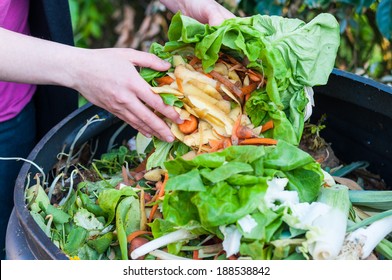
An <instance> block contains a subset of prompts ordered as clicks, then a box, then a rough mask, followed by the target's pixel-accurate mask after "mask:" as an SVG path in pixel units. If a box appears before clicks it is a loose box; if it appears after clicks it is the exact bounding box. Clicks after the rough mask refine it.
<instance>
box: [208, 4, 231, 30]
mask: <svg viewBox="0 0 392 280" xmlns="http://www.w3.org/2000/svg"><path fill="white" fill-rule="evenodd" d="M207 13H208V15H207V18H208V24H209V25H211V26H217V25H220V24H221V23H222V22H223V21H224V20H226V19H229V18H234V17H235V15H234V14H233V13H231V12H230V11H229V10H226V9H225V8H222V7H219V6H214V8H212V9H208V10H207Z"/></svg>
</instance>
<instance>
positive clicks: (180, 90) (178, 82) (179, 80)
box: [176, 78, 184, 93]
mask: <svg viewBox="0 0 392 280" xmlns="http://www.w3.org/2000/svg"><path fill="white" fill-rule="evenodd" d="M176 83H177V87H178V91H179V92H181V93H184V88H183V87H182V80H181V79H179V78H177V79H176Z"/></svg>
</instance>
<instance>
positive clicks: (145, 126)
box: [72, 48, 182, 142]
mask: <svg viewBox="0 0 392 280" xmlns="http://www.w3.org/2000/svg"><path fill="white" fill-rule="evenodd" d="M78 51H79V52H80V54H81V55H80V56H79V59H77V60H75V61H76V63H75V64H74V65H76V67H77V70H76V71H74V74H75V76H74V77H73V79H72V80H73V81H74V83H75V84H74V85H72V87H73V88H75V89H76V90H78V91H79V92H80V93H81V94H82V95H83V96H84V97H85V98H86V99H87V100H89V101H90V102H92V103H93V104H95V105H97V106H99V107H102V108H104V109H106V110H107V111H109V112H111V113H113V114H114V115H116V116H117V117H119V118H120V119H122V120H124V121H125V122H127V123H128V124H130V125H131V126H132V127H134V128H135V129H137V130H139V131H140V132H141V133H142V134H144V135H145V136H147V137H149V136H152V135H155V136H157V137H158V138H160V139H162V140H164V141H168V142H171V141H173V140H174V137H173V135H172V133H171V131H170V129H169V127H168V125H167V124H166V123H165V122H164V121H163V120H162V118H160V117H158V116H157V115H156V114H154V113H153V112H152V111H151V110H156V111H157V112H159V113H160V114H162V115H163V117H167V118H169V119H171V120H172V121H174V122H177V123H180V122H182V121H181V120H180V118H179V115H178V113H177V112H176V111H175V110H174V109H173V108H172V107H170V106H168V105H165V104H164V103H163V101H162V99H161V97H160V96H159V95H157V94H155V93H153V92H152V91H151V89H150V86H149V85H148V83H147V82H145V81H144V80H143V78H142V77H141V76H140V75H139V73H138V72H137V70H136V69H135V66H140V67H148V68H152V69H154V70H157V71H166V70H168V69H169V68H170V63H168V62H165V61H163V60H161V59H160V58H158V57H157V56H155V55H153V54H149V53H145V52H141V51H136V50H132V49H120V48H117V49H116V48H113V49H97V50H85V49H79V50H78Z"/></svg>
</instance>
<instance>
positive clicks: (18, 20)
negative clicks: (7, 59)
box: [0, 0, 36, 122]
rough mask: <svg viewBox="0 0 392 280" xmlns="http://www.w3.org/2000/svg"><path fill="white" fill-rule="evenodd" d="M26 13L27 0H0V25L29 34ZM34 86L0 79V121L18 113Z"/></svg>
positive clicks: (28, 98) (29, 97)
mask: <svg viewBox="0 0 392 280" xmlns="http://www.w3.org/2000/svg"><path fill="white" fill-rule="evenodd" d="M28 13H29V0H0V27H2V28H5V29H8V30H12V31H15V32H19V33H23V34H29V33H30V31H29V27H28V22H27V20H28ZM4 43H5V44H6V42H1V44H4ZM35 88H36V86H35V85H29V84H19V83H10V82H1V81H0V122H2V121H6V120H9V119H11V118H13V117H15V116H16V115H18V113H19V112H20V111H22V109H23V108H24V106H25V105H26V104H27V103H28V102H29V101H30V100H31V98H32V96H33V94H34V91H35Z"/></svg>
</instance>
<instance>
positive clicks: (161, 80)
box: [155, 76, 174, 86]
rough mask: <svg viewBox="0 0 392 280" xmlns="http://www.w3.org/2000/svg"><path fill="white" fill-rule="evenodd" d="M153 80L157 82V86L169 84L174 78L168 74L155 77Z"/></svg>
mask: <svg viewBox="0 0 392 280" xmlns="http://www.w3.org/2000/svg"><path fill="white" fill-rule="evenodd" d="M155 81H156V82H157V83H158V84H159V86H163V85H170V84H171V83H172V82H174V79H173V78H172V77H170V76H163V77H159V78H155Z"/></svg>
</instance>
